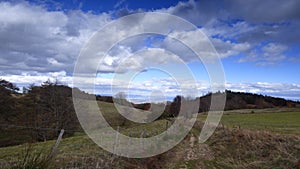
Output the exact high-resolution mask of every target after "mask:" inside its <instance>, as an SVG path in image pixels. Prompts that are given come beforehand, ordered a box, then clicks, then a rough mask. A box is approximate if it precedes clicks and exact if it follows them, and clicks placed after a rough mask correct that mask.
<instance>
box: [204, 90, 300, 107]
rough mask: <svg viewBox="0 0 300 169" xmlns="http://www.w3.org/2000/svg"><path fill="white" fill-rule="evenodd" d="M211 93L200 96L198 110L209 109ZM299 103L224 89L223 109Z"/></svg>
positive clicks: (284, 105) (282, 105)
mask: <svg viewBox="0 0 300 169" xmlns="http://www.w3.org/2000/svg"><path fill="white" fill-rule="evenodd" d="M211 96H212V93H209V94H207V95H205V96H202V97H200V108H199V112H204V111H207V110H208V109H209V106H210V101H211ZM299 106H300V103H299V102H295V101H291V100H286V99H283V98H277V97H272V96H264V95H261V94H254V93H244V92H233V91H230V90H227V91H226V105H225V110H235V109H263V108H275V107H290V108H292V107H299Z"/></svg>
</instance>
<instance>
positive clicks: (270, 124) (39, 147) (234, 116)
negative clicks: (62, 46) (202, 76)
mask: <svg viewBox="0 0 300 169" xmlns="http://www.w3.org/2000/svg"><path fill="white" fill-rule="evenodd" d="M98 104H99V105H100V109H101V110H102V111H103V112H102V113H104V114H103V116H104V117H105V118H106V120H107V121H109V123H110V124H112V125H113V127H114V128H116V126H118V125H120V124H122V123H123V117H122V116H121V115H120V114H118V113H117V111H116V109H115V108H114V107H113V105H112V104H111V103H104V102H99V103H98ZM272 110H273V111H274V112H275V113H270V112H271V109H264V110H262V109H261V110H254V111H255V113H254V114H245V112H247V111H249V112H251V111H252V109H247V111H246V110H235V111H227V112H225V114H224V115H223V116H222V120H221V123H223V124H224V125H225V126H227V127H228V128H236V127H238V126H241V128H242V129H250V130H268V131H272V132H274V133H279V134H289V135H297V136H300V111H298V112H293V111H294V110H293V111H290V112H287V111H288V110H291V109H276V110H275V109H272ZM295 111H296V110H295ZM266 112H267V113H266ZM205 118H206V115H201V114H199V116H198V120H199V121H203V120H205ZM166 123H167V120H158V121H154V122H152V123H147V124H137V123H133V122H129V121H128V122H126V125H125V126H121V127H120V132H121V133H123V134H125V135H131V136H133V137H139V136H140V133H141V132H142V131H147V134H146V135H147V136H146V137H149V136H153V135H156V134H158V133H161V132H163V131H164V130H165V128H166ZM168 123H169V125H170V124H171V123H170V122H168ZM195 130H197V132H195ZM198 131H199V129H198V128H197V127H195V128H194V129H193V130H192V133H193V134H194V135H197V134H198ZM223 132H224V131H223V130H220V131H218V132H216V133H215V134H214V135H213V137H212V140H211V141H210V142H211V143H214V144H211V145H210V146H211V147H210V148H212V149H215V153H216V159H215V160H206V161H205V159H199V160H190V161H183V160H182V159H180V158H178V159H177V160H173V161H172V158H173V157H174V156H176V153H177V156H180V154H182V153H183V152H185V148H186V147H184V146H189V144H188V143H184V144H180V145H179V147H180V146H182V148H181V149H180V150H178V146H177V150H176V153H175V154H174V153H173V152H172V153H170V152H169V153H168V152H167V153H165V155H162V157H165V158H166V159H167V160H166V161H167V162H166V164H167V163H170V165H171V163H172V165H173V163H175V162H177V163H178V164H179V165H181V164H186V166H187V168H197V166H198V163H199V164H200V163H201V164H203V165H204V166H206V167H207V168H213V167H216V166H225V165H224V164H226V165H227V164H228V165H231V162H232V161H231V159H230V158H231V157H230V158H229V157H228V159H226V160H227V161H226V163H224V164H223V161H224V159H225V158H227V157H226V156H224V157H223V156H219V157H218V156H217V153H218V152H222V151H223V149H224V150H226V151H229V149H232V148H231V147H236V145H237V143H239V141H243V140H242V139H243V138H244V137H240V136H239V135H238V134H233V135H230V134H228V133H230V132H229V131H227V132H225V133H223ZM226 133H227V136H226ZM246 135H247V134H246ZM250 135H254V136H251V138H254V139H257V140H258V141H257V142H256V143H257V145H259V144H263V143H264V142H268V141H267V140H268V139H265V140H263V141H261V142H260V140H259V139H262V137H263V136H264V134H261V135H258V136H257V137H256V135H255V134H253V133H252V134H251V133H250ZM285 136H286V135H284V136H281V137H283V138H282V139H283V140H284V137H285ZM245 138H247V137H245ZM271 138H272V139H273V141H274V140H275V141H274V144H275V143H276V139H275V138H276V137H275V136H274V138H273V137H271ZM235 139H237V140H238V141H236V142H234V140H235ZM239 139H240V140H239ZM187 140H189V139H187ZM220 140H221V141H220ZM222 140H223V141H222ZM296 141H297V140H296ZM216 143H219V144H216ZM246 143H247V144H249V145H252V143H253V141H252V140H251V139H250V137H249V140H248V141H247V142H246ZM54 144H55V141H54V140H52V141H47V142H41V143H36V144H33V148H34V149H35V150H36V151H37V152H39V151H41V152H45V154H46V153H47V150H49V149H51V148H52V146H53V145H54ZM241 144H244V143H241ZM253 144H254V143H253ZM268 144H269V143H267V144H266V145H268ZM287 144H290V142H288V143H287ZM290 146H291V147H292V146H293V145H290ZM253 147H256V144H255V145H253ZM25 148H26V144H23V145H19V146H11V147H5V148H0V168H1V162H7V161H14V160H16V159H17V158H19V157H20V154H21V153H22V151H24V149H25ZM251 149H252V148H249V150H251ZM233 150H236V149H233ZM280 150H281V149H280ZM226 151H224V152H222V153H225V152H226ZM253 151H254V152H255V151H256V150H253ZM245 152H247V151H246V149H245ZM287 152H293V151H290V149H288V151H287ZM295 152H298V151H295ZM222 153H221V154H222ZM235 153H236V152H235ZM232 154H234V153H232ZM244 154H245V153H244ZM255 155H256V154H255ZM292 155H293V156H295V157H297V158H298V156H296V155H294V154H292ZM91 158H92V159H93V160H94V161H96V162H97V160H100V159H103V160H104V161H105V160H106V161H108V162H110V161H111V160H110V159H111V158H112V156H111V154H110V153H108V152H106V151H105V150H103V149H101V148H100V147H98V146H97V145H96V144H95V143H94V142H93V141H92V140H91V139H90V138H89V137H88V136H86V135H85V134H83V133H76V135H75V136H73V137H70V138H64V139H63V140H62V141H61V143H60V145H59V147H58V152H57V156H56V159H55V162H56V163H58V165H60V166H68V165H70V164H69V163H70V162H78V163H88V164H91V166H95V164H92V162H89V161H88V160H89V159H91ZM232 158H233V159H232V160H236V159H234V158H235V157H232ZM82 160H86V161H82ZM122 160H123V161H124V160H125V161H126V159H124V158H123V159H121V161H122ZM160 160H161V159H159V160H158V161H160ZM218 160H219V161H218ZM248 160H249V159H248ZM129 161H132V159H130V160H129ZM133 161H134V160H133ZM146 161H147V160H145V162H146ZM252 161H256V159H254V160H252ZM217 162H218V163H217ZM127 163H128V161H127V162H125V163H124V164H127ZM136 163H137V164H143V161H142V160H136ZM79 165H80V164H79ZM116 165H117V164H116ZM70 168H72V167H70ZM216 168H218V167H216ZM219 168H226V167H219ZM229 168H230V167H229ZM231 168H237V167H231Z"/></svg>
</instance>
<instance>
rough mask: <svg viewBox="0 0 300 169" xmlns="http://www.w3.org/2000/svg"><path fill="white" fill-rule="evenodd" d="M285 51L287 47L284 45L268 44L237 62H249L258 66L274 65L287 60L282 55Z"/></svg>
mask: <svg viewBox="0 0 300 169" xmlns="http://www.w3.org/2000/svg"><path fill="white" fill-rule="evenodd" d="M287 49H288V47H287V46H285V45H281V44H275V43H268V44H267V45H265V46H263V47H262V48H261V50H260V51H252V52H251V53H250V54H249V55H248V56H246V57H244V58H241V59H240V60H239V62H249V61H250V62H255V63H256V64H257V65H260V66H264V65H270V64H276V63H278V62H280V61H282V60H284V59H286V58H287V56H285V55H284V54H283V53H284V52H285V51H286V50H287Z"/></svg>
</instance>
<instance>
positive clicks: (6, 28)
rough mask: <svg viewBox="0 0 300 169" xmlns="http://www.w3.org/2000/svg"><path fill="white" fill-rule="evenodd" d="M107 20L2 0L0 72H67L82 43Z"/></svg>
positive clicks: (102, 16) (105, 15) (71, 67)
mask: <svg viewBox="0 0 300 169" xmlns="http://www.w3.org/2000/svg"><path fill="white" fill-rule="evenodd" d="M108 20H110V16H109V15H108V14H101V15H94V14H91V13H83V12H82V11H70V12H68V13H65V12H63V11H47V10H46V9H44V8H43V7H41V6H35V5H31V4H29V3H26V2H19V3H10V2H1V3H0V37H1V38H0V43H1V46H0V51H1V52H0V53H1V54H0V55H1V65H0V71H3V72H5V73H21V72H22V71H29V72H30V71H31V72H34V71H38V72H49V71H62V70H63V71H66V72H67V73H68V74H70V72H71V71H72V69H73V64H74V60H75V58H76V57H77V55H78V53H79V51H80V49H81V47H82V46H83V44H84V43H86V41H87V40H88V38H89V37H90V36H91V35H92V33H93V32H94V31H95V30H97V29H99V28H100V27H101V26H103V25H104V24H105V23H107V21H108ZM7 69H8V71H7Z"/></svg>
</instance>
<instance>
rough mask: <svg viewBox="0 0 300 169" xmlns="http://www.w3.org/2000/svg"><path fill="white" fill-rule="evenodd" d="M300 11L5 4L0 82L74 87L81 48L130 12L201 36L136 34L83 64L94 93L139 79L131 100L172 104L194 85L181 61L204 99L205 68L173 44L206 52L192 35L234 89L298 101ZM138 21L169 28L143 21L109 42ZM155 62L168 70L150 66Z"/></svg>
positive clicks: (201, 5) (246, 4) (237, 1)
mask: <svg viewBox="0 0 300 169" xmlns="http://www.w3.org/2000/svg"><path fill="white" fill-rule="evenodd" d="M299 8H300V1H298V0H285V1H275V0H265V1H258V0H252V1H245V0H230V1H229V0H207V1H196V0H189V1H173V0H168V1H161V0H151V1H149V0H147V1H146V0H139V1H135V0H120V1H117V0H95V1H87V0H84V1H77V0H72V1H65V2H64V1H55V0H33V1H20V0H16V1H1V2H0V78H2V79H6V80H9V81H11V82H13V83H16V84H17V85H18V86H28V85H29V84H32V83H35V84H36V85H39V84H41V83H42V82H44V81H46V80H47V79H48V78H51V79H58V80H59V81H60V82H62V83H64V84H67V85H70V86H72V84H73V83H72V76H73V71H74V67H75V64H76V61H77V58H78V56H79V55H80V51H81V49H82V48H83V47H85V46H86V45H87V44H88V42H89V41H90V39H91V38H92V37H93V35H95V34H96V32H97V31H99V30H101V29H102V28H103V27H105V26H107V24H109V23H111V22H113V21H116V20H118V19H120V18H122V17H124V16H128V15H130V14H134V13H140V12H161V13H167V14H172V15H175V16H178V17H181V18H183V19H185V20H187V21H189V22H191V23H192V24H194V25H195V26H196V27H197V30H194V31H192V32H176V31H171V30H170V31H169V34H167V36H161V35H149V34H145V35H139V36H134V37H131V38H127V39H125V40H123V41H121V42H119V43H118V44H116V45H115V46H114V47H113V48H111V50H110V51H109V53H108V54H107V55H105V57H104V58H102V59H100V58H98V59H96V58H95V59H93V60H89V59H86V61H84V62H83V63H81V64H83V65H85V67H86V68H87V69H88V68H92V67H93V66H97V78H96V81H95V93H97V94H102V95H111V94H112V91H111V88H112V86H116V88H118V89H120V91H121V90H123V89H124V81H122V78H120V77H121V76H122V75H124V74H126V73H128V72H138V73H136V75H135V76H134V78H132V79H130V82H129V83H128V84H129V88H130V90H129V91H130V96H131V99H132V100H135V101H141V100H143V99H145V98H146V100H147V99H149V98H150V99H153V100H155V99H160V98H159V96H156V95H160V94H161V93H163V95H164V96H165V97H166V98H167V99H171V98H172V97H174V96H175V95H177V94H178V93H180V87H179V85H178V83H184V84H183V85H184V86H189V85H190V84H191V83H192V82H190V81H188V80H184V77H186V76H185V73H184V72H183V71H182V69H181V68H180V67H179V66H178V65H183V63H184V66H187V67H188V69H189V70H191V72H192V74H193V77H194V79H193V80H194V81H195V82H196V84H197V86H196V88H197V89H198V93H199V95H201V94H204V93H206V92H208V91H210V90H211V88H210V86H211V85H212V84H211V83H210V79H209V75H208V74H207V71H206V70H205V67H204V64H206V63H203V62H201V61H197V60H195V59H193V58H195V56H194V53H193V52H191V51H190V50H189V49H188V48H187V47H186V46H184V45H182V44H181V43H179V42H178V41H176V40H174V39H172V38H169V37H173V38H174V37H175V39H176V37H181V38H186V39H188V40H189V41H190V42H191V44H193V43H194V45H196V46H197V45H198V46H201V44H200V43H199V39H196V38H195V37H196V36H195V35H196V34H197V33H199V32H201V33H204V34H205V35H206V36H207V37H208V39H209V40H210V42H211V43H212V44H213V46H214V48H215V49H216V51H217V52H218V56H219V57H220V59H221V62H222V64H223V68H224V73H225V77H226V88H227V89H230V90H233V91H243V92H253V93H261V94H266V95H271V96H276V97H284V98H288V99H293V100H300V78H299V77H300V76H299V70H300V31H299V30H300V10H299ZM141 22H143V23H145V24H146V25H149V27H151V28H152V27H153V29H164V28H168V27H169V25H170V24H172V23H171V22H169V21H166V20H165V21H164V20H161V18H150V19H149V18H147V17H144V18H142V19H141V18H136V19H135V20H131V21H128V22H126V23H124V25H121V26H120V27H119V28H118V29H116V30H114V29H111V30H110V32H108V34H107V36H105V38H102V40H103V41H105V42H106V41H107V42H110V41H113V39H115V38H116V37H117V36H120V35H121V34H125V35H126V34H130V31H133V30H134V29H133V28H135V25H140V23H141ZM202 46H205V45H202ZM203 50H205V48H203ZM203 57H205V59H207V61H208V62H209V60H211V59H213V57H215V56H214V55H212V54H210V53H208V52H207V54H206V55H205V56H203ZM202 61H203V60H202ZM149 63H151V64H149ZM208 64H209V63H208ZM153 65H154V66H158V67H160V66H162V65H164V67H160V68H161V69H151V68H150V67H151V66H153ZM169 71H172V72H174V74H176V75H177V77H176V78H175V77H173V75H172V73H170V72H169ZM174 78H175V80H174ZM178 79H181V80H182V81H180V80H178ZM86 90H88V89H86Z"/></svg>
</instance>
